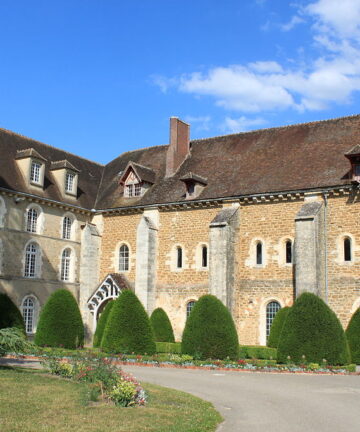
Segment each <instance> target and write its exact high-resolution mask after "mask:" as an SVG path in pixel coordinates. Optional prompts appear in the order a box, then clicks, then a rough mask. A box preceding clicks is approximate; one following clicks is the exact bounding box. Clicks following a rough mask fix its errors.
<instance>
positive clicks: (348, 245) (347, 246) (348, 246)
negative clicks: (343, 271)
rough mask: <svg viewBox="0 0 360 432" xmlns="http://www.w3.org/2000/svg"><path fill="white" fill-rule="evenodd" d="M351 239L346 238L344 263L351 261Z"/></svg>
mask: <svg viewBox="0 0 360 432" xmlns="http://www.w3.org/2000/svg"><path fill="white" fill-rule="evenodd" d="M351 252H352V251H351V239H350V238H349V237H345V238H344V261H351Z"/></svg>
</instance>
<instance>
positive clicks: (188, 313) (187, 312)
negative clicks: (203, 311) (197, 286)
mask: <svg viewBox="0 0 360 432" xmlns="http://www.w3.org/2000/svg"><path fill="white" fill-rule="evenodd" d="M195 303H196V302H195V301H194V300H191V301H189V302H188V303H187V305H186V318H188V316H189V315H190V314H191V311H192V308H193V307H194V306H195Z"/></svg>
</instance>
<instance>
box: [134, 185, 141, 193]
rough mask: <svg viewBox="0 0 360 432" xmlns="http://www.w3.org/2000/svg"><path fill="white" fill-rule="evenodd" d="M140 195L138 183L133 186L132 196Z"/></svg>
mask: <svg viewBox="0 0 360 432" xmlns="http://www.w3.org/2000/svg"><path fill="white" fill-rule="evenodd" d="M140 195H141V185H140V183H135V184H134V196H140Z"/></svg>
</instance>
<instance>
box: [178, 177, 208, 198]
mask: <svg viewBox="0 0 360 432" xmlns="http://www.w3.org/2000/svg"><path fill="white" fill-rule="evenodd" d="M180 180H181V181H182V182H184V183H185V187H186V199H193V198H197V197H198V196H199V195H200V194H201V192H202V191H203V189H204V188H205V186H206V185H207V179H206V178H204V177H201V176H199V175H196V174H194V173H192V172H189V173H187V174H186V175H184V176H183V177H181V178H180Z"/></svg>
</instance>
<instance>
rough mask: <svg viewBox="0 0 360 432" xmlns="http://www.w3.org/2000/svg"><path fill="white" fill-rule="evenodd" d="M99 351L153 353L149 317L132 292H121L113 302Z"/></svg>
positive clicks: (153, 346)
mask: <svg viewBox="0 0 360 432" xmlns="http://www.w3.org/2000/svg"><path fill="white" fill-rule="evenodd" d="M101 349H102V350H103V351H105V352H109V353H135V354H145V353H146V354H154V353H155V351H156V346H155V342H154V336H153V332H152V328H151V325H150V320H149V317H148V315H147V313H146V311H145V309H144V306H143V305H142V304H141V302H140V300H139V299H138V298H137V297H136V295H135V294H134V293H133V292H132V291H130V290H125V291H123V292H122V293H121V294H120V296H119V297H118V298H117V299H116V300H115V302H114V306H113V307H112V309H111V312H110V315H109V318H108V320H107V323H106V326H105V330H104V334H103V338H102V341H101Z"/></svg>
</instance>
